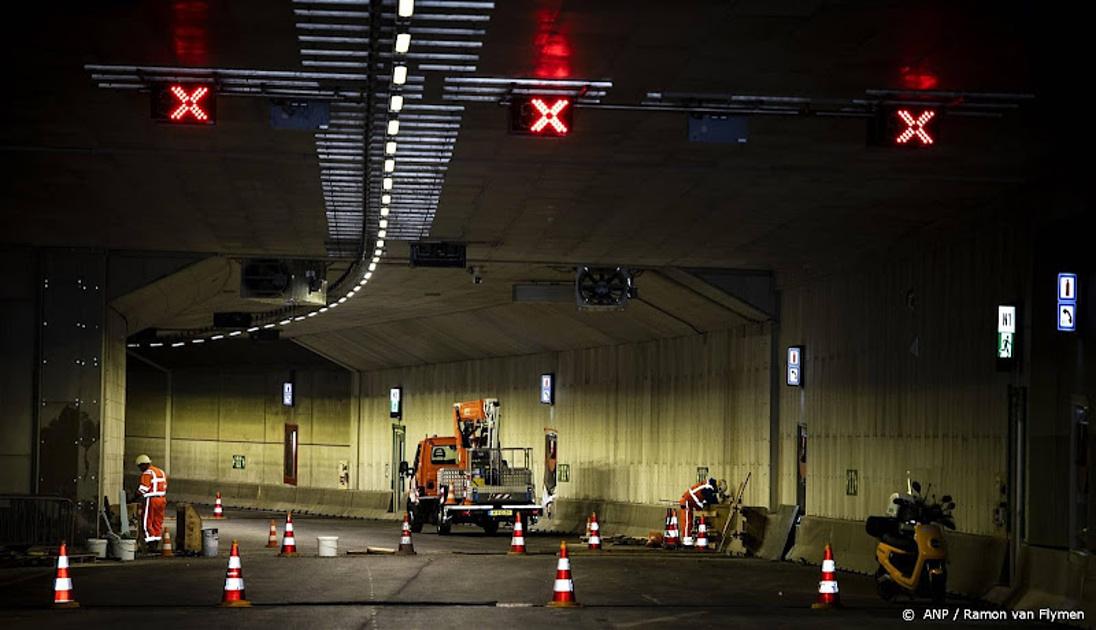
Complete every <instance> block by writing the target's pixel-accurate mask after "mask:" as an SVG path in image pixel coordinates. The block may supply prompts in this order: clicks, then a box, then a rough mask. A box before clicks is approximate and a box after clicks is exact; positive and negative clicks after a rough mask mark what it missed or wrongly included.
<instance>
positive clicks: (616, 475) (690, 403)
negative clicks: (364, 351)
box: [361, 314, 770, 529]
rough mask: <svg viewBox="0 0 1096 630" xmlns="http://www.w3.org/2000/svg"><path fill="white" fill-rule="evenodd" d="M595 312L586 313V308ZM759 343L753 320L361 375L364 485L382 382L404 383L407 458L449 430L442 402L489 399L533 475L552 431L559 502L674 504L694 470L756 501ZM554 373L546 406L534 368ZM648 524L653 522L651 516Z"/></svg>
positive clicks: (538, 473)
mask: <svg viewBox="0 0 1096 630" xmlns="http://www.w3.org/2000/svg"><path fill="white" fill-rule="evenodd" d="M591 316H592V317H596V314H592V315H591ZM769 344H770V336H769V331H768V328H767V327H766V326H759V325H751V326H744V327H741V328H737V329H734V330H727V331H720V332H713V333H708V334H704V335H696V336H690V337H684V338H677V339H664V340H659V341H651V342H646V343H637V344H624V345H618V346H611V347H603V348H592V349H586V350H573V351H566V352H559V353H548V354H539V355H530V356H521V357H510V358H498V359H481V360H476V361H464V362H458V363H447V364H440V365H423V366H416V367H410V368H402V369H391V370H381V371H376V372H367V373H365V374H363V375H362V426H363V439H362V449H363V450H362V459H361V461H362V467H363V470H362V474H363V475H364V478H363V486H364V487H368V488H377V489H380V488H387V487H388V484H389V479H388V478H387V476H386V474H387V473H388V469H387V468H386V466H387V465H388V462H389V461H390V459H391V456H390V453H391V446H390V444H391V421H390V420H389V419H388V394H389V388H390V387H392V386H396V385H400V386H402V387H403V397H404V405H405V408H404V424H405V425H406V427H407V459H408V461H410V460H412V459H413V458H414V448H415V445H416V444H417V443H418V441H419V440H420V439H422V437H423V436H425V435H429V434H439V435H448V434H452V430H453V426H452V405H453V403H454V402H457V401H462V400H475V399H479V398H498V399H499V400H500V402H501V403H502V423H501V439H502V442H503V446H528V447H532V448H533V468H534V475H535V479H536V481H537V484H538V486H539V485H541V483H542V482H541V480H542V479H543V458H544V429H545V428H546V427H552V428H555V429H556V430H557V431H558V432H559V444H558V457H559V463H560V464H567V465H569V466H570V481H569V482H561V483H559V484H558V486H557V496H559V497H560V498H561V499H596V500H605V501H617V502H627V503H643V504H657V503H659V502H661V501H663V500H675V501H676V500H677V499H678V498H679V497H680V496H681V492H682V491H683V489H684V488H686V487H687V486H689V485H690V484H692V483H693V482H694V481H695V480H696V476H697V467H698V466H705V467H707V468H708V470H709V471H710V474H711V475H714V476H716V477H719V478H726V479H727V480H728V481H729V482H730V483H731V484H732V485H733V484H737V483H738V482H739V481H740V480H741V479H742V478H743V477H744V476H745V475H746V472H747V471H752V472H753V482H752V483H751V486H750V488H749V491H748V492H747V494H746V500H747V501H748V502H750V503H766V502H767V497H768V467H769V435H768V426H769V394H768V392H769V389H768V374H769V372H768V370H769ZM543 372H554V373H555V374H556V383H557V385H556V404H555V405H554V406H551V407H549V406H547V405H542V404H540V402H539V376H540V374H541V373H543ZM651 527H653V528H655V529H657V528H658V522H655V523H653V524H651Z"/></svg>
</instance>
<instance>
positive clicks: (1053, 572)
mask: <svg viewBox="0 0 1096 630" xmlns="http://www.w3.org/2000/svg"><path fill="white" fill-rule="evenodd" d="M1093 574H1096V562H1094V560H1093V558H1092V557H1091V556H1089V555H1088V554H1081V553H1076V552H1071V551H1066V550H1062V549H1047V548H1044V547H1032V546H1028V545H1025V546H1023V547H1022V548H1021V550H1020V575H1019V581H1020V587H1019V589H1018V592H1017V594H1016V596H1015V598H1014V600H1013V601H1012V602H1010V604H1011V607H1012V608H1017V609H1022V610H1037V609H1039V608H1050V609H1055V610H1081V611H1084V613H1085V618H1086V619H1088V620H1092V619H1096V588H1093V587H1092V586H1088V582H1087V580H1088V578H1089V577H1090V576H1092V575H1093ZM1071 623H1073V624H1074V625H1079V626H1083V627H1092V622H1091V621H1089V622H1088V623H1085V622H1071Z"/></svg>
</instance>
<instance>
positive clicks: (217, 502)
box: [213, 490, 225, 519]
mask: <svg viewBox="0 0 1096 630" xmlns="http://www.w3.org/2000/svg"><path fill="white" fill-rule="evenodd" d="M224 517H225V509H224V507H223V506H222V505H221V491H220V490H218V491H217V498H216V499H214V501H213V518H215V519H222V518H224Z"/></svg>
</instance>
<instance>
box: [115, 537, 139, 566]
mask: <svg viewBox="0 0 1096 630" xmlns="http://www.w3.org/2000/svg"><path fill="white" fill-rule="evenodd" d="M135 557H137V541H136V540H133V539H132V538H123V539H122V540H119V541H118V559H119V560H121V561H122V562H131V561H132V560H133V559H134V558H135Z"/></svg>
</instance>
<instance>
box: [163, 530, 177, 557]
mask: <svg viewBox="0 0 1096 630" xmlns="http://www.w3.org/2000/svg"><path fill="white" fill-rule="evenodd" d="M160 555H161V556H163V557H165V558H170V557H172V556H174V555H175V547H173V546H172V544H171V530H170V529H168V528H167V527H164V539H163V540H162V541H160Z"/></svg>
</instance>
